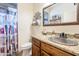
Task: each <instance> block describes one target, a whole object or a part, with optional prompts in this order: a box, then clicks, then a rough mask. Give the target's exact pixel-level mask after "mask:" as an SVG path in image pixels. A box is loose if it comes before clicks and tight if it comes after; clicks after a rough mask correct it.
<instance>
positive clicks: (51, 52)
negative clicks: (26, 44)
mask: <svg viewBox="0 0 79 59" xmlns="http://www.w3.org/2000/svg"><path fill="white" fill-rule="evenodd" d="M32 55H33V56H75V54H73V53H71V52H68V51H66V50H62V49H61V48H57V47H56V46H53V45H51V44H48V43H46V42H44V41H41V40H40V39H37V38H35V37H32Z"/></svg>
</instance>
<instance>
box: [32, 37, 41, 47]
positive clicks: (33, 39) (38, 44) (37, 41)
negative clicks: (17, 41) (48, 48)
mask: <svg viewBox="0 0 79 59" xmlns="http://www.w3.org/2000/svg"><path fill="white" fill-rule="evenodd" d="M32 43H33V44H35V45H36V46H38V47H40V44H41V42H40V41H39V40H38V39H36V38H34V37H32Z"/></svg>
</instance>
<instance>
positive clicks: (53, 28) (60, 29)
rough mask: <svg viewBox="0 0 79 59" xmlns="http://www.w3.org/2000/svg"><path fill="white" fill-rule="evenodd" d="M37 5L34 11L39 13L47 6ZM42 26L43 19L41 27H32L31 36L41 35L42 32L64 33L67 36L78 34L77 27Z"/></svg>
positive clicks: (78, 28)
mask: <svg viewBox="0 0 79 59" xmlns="http://www.w3.org/2000/svg"><path fill="white" fill-rule="evenodd" d="M38 5H39V4H37V7H36V10H37V9H38V10H37V11H40V12H41V13H42V9H43V8H44V7H45V6H47V5H49V4H45V3H44V4H43V3H42V4H40V5H39V7H38ZM42 25H43V19H41V26H32V28H33V29H32V34H41V32H42V31H43V30H45V31H55V32H59V33H61V32H65V33H68V34H74V33H79V25H65V26H45V27H44V26H42Z"/></svg>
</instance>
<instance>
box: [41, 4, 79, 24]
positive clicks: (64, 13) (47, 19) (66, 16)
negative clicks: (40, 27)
mask: <svg viewBox="0 0 79 59" xmlns="http://www.w3.org/2000/svg"><path fill="white" fill-rule="evenodd" d="M77 5H78V4H77V3H54V4H52V5H50V6H48V7H46V8H44V9H43V21H44V25H46V24H62V23H71V22H77Z"/></svg>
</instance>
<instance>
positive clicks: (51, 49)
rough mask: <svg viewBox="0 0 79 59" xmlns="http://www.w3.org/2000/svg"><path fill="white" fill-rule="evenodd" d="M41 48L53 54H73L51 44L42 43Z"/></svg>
mask: <svg viewBox="0 0 79 59" xmlns="http://www.w3.org/2000/svg"><path fill="white" fill-rule="evenodd" d="M41 49H42V50H44V51H46V52H47V53H48V54H49V55H51V56H72V54H70V53H67V52H65V51H62V50H60V49H58V48H55V47H53V46H51V45H49V44H46V43H43V42H42V43H41Z"/></svg>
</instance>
